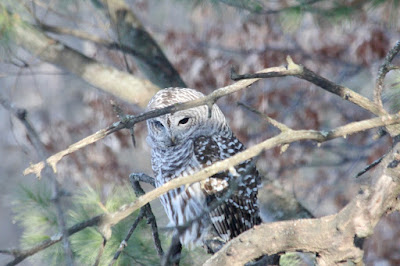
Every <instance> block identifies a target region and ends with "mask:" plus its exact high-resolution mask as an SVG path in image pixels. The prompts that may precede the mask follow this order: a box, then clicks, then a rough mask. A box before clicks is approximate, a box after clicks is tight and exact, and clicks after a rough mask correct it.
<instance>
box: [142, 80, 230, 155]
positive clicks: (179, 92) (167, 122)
mask: <svg viewBox="0 0 400 266" xmlns="http://www.w3.org/2000/svg"><path fill="white" fill-rule="evenodd" d="M203 96H204V95H203V94H202V93H201V92H198V91H196V90H193V89H188V88H166V89H163V90H160V91H159V92H157V93H156V94H155V95H154V96H153V98H151V100H150V102H149V104H148V105H147V109H148V110H149V111H150V110H155V109H160V108H163V107H166V106H169V105H171V104H175V103H182V102H186V101H191V100H195V99H198V98H201V97H203ZM147 128H148V131H149V135H148V137H147V142H148V143H149V144H150V146H152V147H159V148H168V147H172V146H179V145H181V144H184V143H186V142H187V141H190V140H193V139H196V138H197V137H200V136H211V135H213V134H215V133H216V132H221V131H230V130H229V127H228V125H227V123H226V120H225V116H224V115H223V114H222V112H221V110H220V109H219V108H218V106H217V105H215V104H214V106H213V109H212V113H211V117H210V118H209V117H208V107H207V106H199V107H195V108H190V109H187V110H182V111H178V112H175V113H173V114H166V115H163V116H159V117H155V118H152V119H149V120H147Z"/></svg>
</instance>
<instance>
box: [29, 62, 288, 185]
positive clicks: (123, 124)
mask: <svg viewBox="0 0 400 266" xmlns="http://www.w3.org/2000/svg"><path fill="white" fill-rule="evenodd" d="M284 70H285V67H272V68H267V69H264V70H262V71H260V72H258V73H266V72H271V71H272V72H277V71H284ZM257 80H259V79H257V78H256V79H249V80H241V81H238V82H236V83H234V84H232V85H229V86H226V87H223V88H220V89H218V90H215V91H213V92H212V93H210V94H209V95H207V96H205V97H203V98H200V99H197V100H193V101H189V102H185V103H178V104H173V105H170V106H167V107H164V108H161V109H157V110H152V111H149V112H145V113H142V114H139V115H137V116H132V115H126V116H125V117H123V118H121V121H118V122H115V123H114V124H112V125H111V126H109V127H108V128H105V129H102V130H99V131H97V132H96V133H94V134H92V135H90V136H88V137H86V138H84V139H82V140H80V141H78V142H76V143H74V144H72V145H70V146H69V147H68V148H67V149H65V150H63V151H60V152H58V153H56V154H54V155H52V156H50V157H49V158H48V159H47V160H46V162H47V163H48V164H49V165H51V167H52V168H53V170H54V171H56V165H57V163H58V162H59V161H60V160H61V159H62V158H63V157H64V156H66V155H68V154H70V153H72V152H75V151H77V150H79V149H81V148H83V147H85V146H87V145H89V144H92V143H94V142H96V141H98V140H100V139H102V138H104V137H106V136H108V135H110V134H112V133H114V132H116V131H118V130H121V129H123V128H131V127H133V126H134V125H135V124H136V123H139V122H142V121H145V120H147V119H150V118H153V117H157V116H160V115H164V114H167V113H174V112H177V111H180V110H184V109H189V108H192V107H197V106H201V105H208V104H210V103H215V102H216V101H217V100H218V99H219V98H221V97H222V96H225V95H228V94H231V93H234V92H237V91H239V90H242V89H244V88H246V87H248V86H250V85H251V84H253V83H254V82H256V81H257ZM43 167H44V162H39V163H36V164H34V165H31V166H30V167H28V168H26V169H25V170H24V175H27V174H31V173H32V174H35V175H36V176H37V177H38V178H39V177H40V173H41V171H42V170H43Z"/></svg>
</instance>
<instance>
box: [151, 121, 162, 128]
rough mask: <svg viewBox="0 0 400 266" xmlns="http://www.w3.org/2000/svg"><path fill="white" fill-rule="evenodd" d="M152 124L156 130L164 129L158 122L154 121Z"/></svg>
mask: <svg viewBox="0 0 400 266" xmlns="http://www.w3.org/2000/svg"><path fill="white" fill-rule="evenodd" d="M153 123H154V126H155V127H156V128H158V129H163V128H164V126H163V124H161V122H160V121H157V120H156V121H154V122H153Z"/></svg>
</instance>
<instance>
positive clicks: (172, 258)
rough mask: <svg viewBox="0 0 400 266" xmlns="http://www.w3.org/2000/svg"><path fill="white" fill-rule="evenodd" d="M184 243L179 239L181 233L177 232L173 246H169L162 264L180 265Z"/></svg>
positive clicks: (167, 265) (173, 239)
mask: <svg viewBox="0 0 400 266" xmlns="http://www.w3.org/2000/svg"><path fill="white" fill-rule="evenodd" d="M181 250H182V244H181V242H180V241H179V233H178V232H176V233H175V234H174V235H173V237H172V241H171V246H170V247H169V249H168V251H167V253H166V254H165V256H164V257H163V259H162V261H161V265H162V266H169V265H174V266H175V265H179V260H180V256H181Z"/></svg>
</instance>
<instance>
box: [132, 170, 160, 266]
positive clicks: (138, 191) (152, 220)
mask: <svg viewBox="0 0 400 266" xmlns="http://www.w3.org/2000/svg"><path fill="white" fill-rule="evenodd" d="M144 176H146V177H149V176H147V175H145V174H138V175H136V174H130V175H129V180H130V181H131V184H132V187H133V190H134V191H135V194H136V196H137V197H140V196H142V195H144V194H145V192H144V190H143V189H142V187H141V186H140V184H139V181H138V180H139V179H141V178H142V179H141V180H143V177H144ZM150 183H152V184H154V179H153V180H152V182H150ZM141 210H143V212H144V215H145V216H146V219H147V223H149V224H150V225H151V232H152V236H153V241H154V247H155V248H156V251H157V254H158V256H159V257H160V259H162V257H163V255H164V251H163V249H162V246H161V241H160V236H159V234H158V226H157V220H156V217H155V216H154V213H153V211H152V209H151V206H150V204H148V203H147V204H146V205H144V206H143V207H142V209H141Z"/></svg>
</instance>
